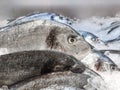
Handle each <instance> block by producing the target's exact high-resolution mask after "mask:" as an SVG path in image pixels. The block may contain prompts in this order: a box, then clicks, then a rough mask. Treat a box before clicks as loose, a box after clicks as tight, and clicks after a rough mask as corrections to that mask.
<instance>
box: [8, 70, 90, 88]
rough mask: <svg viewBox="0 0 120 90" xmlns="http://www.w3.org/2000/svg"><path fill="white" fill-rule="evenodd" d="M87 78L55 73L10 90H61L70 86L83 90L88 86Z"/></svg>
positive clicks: (30, 80) (78, 75) (23, 83)
mask: <svg viewBox="0 0 120 90" xmlns="http://www.w3.org/2000/svg"><path fill="white" fill-rule="evenodd" d="M89 78H90V77H89V76H88V75H85V74H75V73H72V72H70V71H65V72H56V73H50V74H47V75H43V76H41V77H36V78H32V79H29V80H27V81H22V82H21V83H18V84H15V85H13V86H11V87H10V90H26V89H27V90H28V89H32V90H42V89H43V90H44V89H45V90H46V88H47V89H48V88H50V87H52V85H54V89H55V88H58V87H59V88H61V89H62V90H63V88H62V86H63V87H64V86H67V87H69V86H70V87H71V86H72V87H75V88H79V89H80V90H81V89H83V90H85V89H84V86H85V85H87V84H88V82H87V80H88V79H89ZM60 86H61V87H60ZM61 89H60V90H61ZM58 90H59V89H58Z"/></svg>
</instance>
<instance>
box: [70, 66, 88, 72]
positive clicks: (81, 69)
mask: <svg viewBox="0 0 120 90" xmlns="http://www.w3.org/2000/svg"><path fill="white" fill-rule="evenodd" d="M85 68H86V67H85V66H84V65H79V64H75V65H74V66H72V68H71V71H72V72H73V73H83V72H84V71H85Z"/></svg>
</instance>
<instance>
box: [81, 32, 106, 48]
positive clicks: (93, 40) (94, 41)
mask: <svg viewBox="0 0 120 90" xmlns="http://www.w3.org/2000/svg"><path fill="white" fill-rule="evenodd" d="M79 33H80V35H82V36H83V37H84V39H85V41H87V42H88V43H89V44H90V45H92V46H94V45H95V44H103V45H107V44H106V42H104V41H102V40H101V39H100V38H99V37H97V36H95V35H94V34H92V33H90V32H86V31H79Z"/></svg>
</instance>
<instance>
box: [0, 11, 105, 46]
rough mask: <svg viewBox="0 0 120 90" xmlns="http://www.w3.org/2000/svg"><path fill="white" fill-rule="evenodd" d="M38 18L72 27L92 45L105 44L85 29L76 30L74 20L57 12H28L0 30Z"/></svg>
mask: <svg viewBox="0 0 120 90" xmlns="http://www.w3.org/2000/svg"><path fill="white" fill-rule="evenodd" d="M40 19H42V20H51V21H55V22H58V23H61V24H64V25H67V26H68V27H70V28H72V29H73V30H75V31H76V32H78V33H79V34H80V35H82V36H83V38H84V39H85V41H86V42H88V43H89V44H91V45H93V44H94V43H97V44H104V45H105V42H104V41H102V40H101V39H100V38H98V37H97V36H96V35H94V34H92V33H90V32H87V31H83V30H79V31H78V30H77V29H76V28H74V27H73V26H72V25H73V24H74V23H75V21H74V20H72V19H70V18H68V17H65V16H63V15H61V14H57V13H39V12H38V13H32V14H29V15H26V16H22V17H19V18H17V19H14V20H12V21H10V22H9V23H8V24H7V25H6V26H4V27H1V29H0V31H4V30H8V29H9V28H11V27H13V26H15V25H20V24H23V23H27V22H31V21H35V20H40Z"/></svg>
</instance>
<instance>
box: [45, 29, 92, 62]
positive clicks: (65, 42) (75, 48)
mask: <svg viewBox="0 0 120 90" xmlns="http://www.w3.org/2000/svg"><path fill="white" fill-rule="evenodd" d="M46 43H47V46H48V48H50V49H54V50H57V51H58V50H59V51H62V52H65V53H67V54H69V55H73V56H75V57H76V58H77V59H79V60H80V59H82V58H84V57H85V56H86V55H87V54H88V53H89V52H90V51H91V47H90V45H89V44H88V43H87V42H86V41H85V40H84V39H83V37H82V36H81V35H79V34H78V33H77V32H75V31H74V30H72V29H71V30H70V29H68V28H55V29H52V30H51V31H50V33H49V35H48V36H47V39H46Z"/></svg>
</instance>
